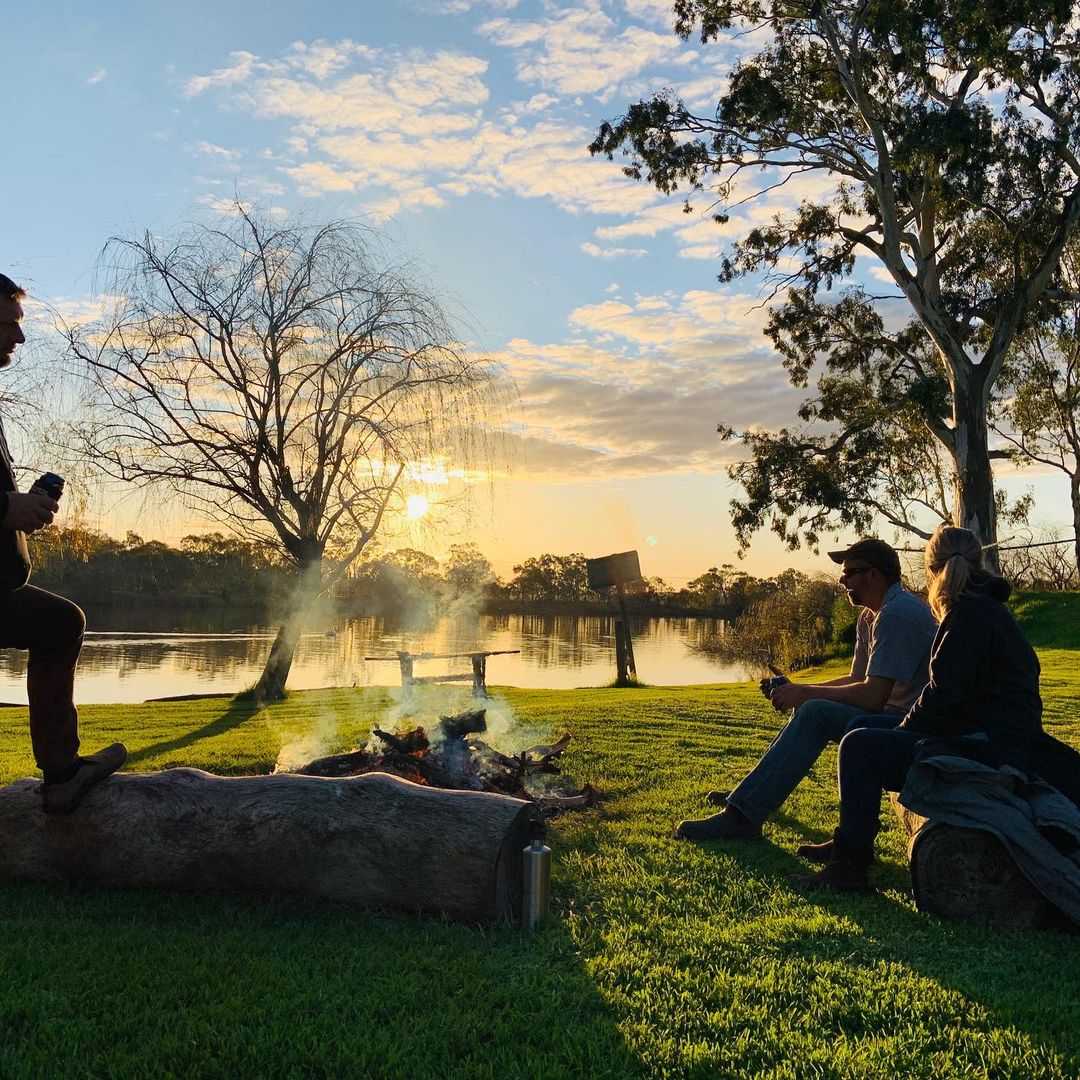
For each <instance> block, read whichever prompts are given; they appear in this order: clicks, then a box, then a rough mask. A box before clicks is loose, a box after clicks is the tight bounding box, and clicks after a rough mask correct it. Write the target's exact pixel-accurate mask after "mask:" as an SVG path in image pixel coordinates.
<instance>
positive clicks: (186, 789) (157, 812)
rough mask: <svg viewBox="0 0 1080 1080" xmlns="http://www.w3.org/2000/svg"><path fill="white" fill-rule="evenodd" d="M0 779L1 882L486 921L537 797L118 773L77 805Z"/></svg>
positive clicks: (502, 900) (503, 899)
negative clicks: (255, 896) (206, 893)
mask: <svg viewBox="0 0 1080 1080" xmlns="http://www.w3.org/2000/svg"><path fill="white" fill-rule="evenodd" d="M38 788H39V784H38V783H37V781H35V780H31V779H26V780H17V781H16V782H15V783H13V784H9V785H8V786H7V787H4V788H0V880H3V881H45V882H68V883H73V884H80V885H101V886H109V887H119V888H157V889H177V890H183V891H190V890H227V891H243V892H256V893H288V894H294V895H300V896H310V897H317V898H320V899H327V900H337V901H343V902H345V903H349V904H356V905H360V906H363V907H372V908H383V909H389V910H393V911H403V912H416V911H428V912H438V913H441V914H444V915H447V916H449V917H450V918H452V919H455V920H458V921H464V922H471V923H479V922H486V921H490V920H493V919H514V918H516V917H517V915H518V913H519V905H520V898H521V872H522V857H521V853H522V850H523V849H524V847H525V845H526V844H527V843H528V829H529V821H530V819H531V817H532V816H533V813H534V809H533V807H532V805H531V804H530V803H527V802H523V801H521V800H520V799H512V798H509V797H508V796H505V795H495V794H490V793H488V792H479V791H444V790H440V789H436V788H429V787H423V786H421V785H419V784H410V783H408V782H407V781H405V780H400V779H398V778H397V777H394V776H388V775H386V774H385V773H369V774H367V775H365V776H356V777H350V778H348V779H342V780H330V779H324V778H322V777H315V776H297V775H291V774H282V775H274V776H244V777H221V776H211V775H210V774H209V773H205V772H202V771H201V770H199V769H171V770H168V771H166V772H162V773H147V774H139V773H120V774H117V775H116V776H113V777H110V778H109V779H108V780H106V781H105V782H104V783H102V784H101V785H99V786H98V787H96V788H94V789H93V790H92V791H91V792H90V793H89V794H88V795H87V797H86V800H85V801H84V802H83V804H82V805H81V806H80V807H79V809H78V810H77V811H76V812H75V813H74V814H71V815H68V816H63V817H52V816H48V815H46V814H43V813H42V811H41V799H40V796H39V794H38Z"/></svg>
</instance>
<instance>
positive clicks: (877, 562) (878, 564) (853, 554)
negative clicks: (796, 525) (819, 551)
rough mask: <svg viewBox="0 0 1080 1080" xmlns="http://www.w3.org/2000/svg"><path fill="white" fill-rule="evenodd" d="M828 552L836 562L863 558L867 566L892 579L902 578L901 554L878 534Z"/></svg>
mask: <svg viewBox="0 0 1080 1080" xmlns="http://www.w3.org/2000/svg"><path fill="white" fill-rule="evenodd" d="M826 554H827V555H828V556H829V558H830V559H832V561H833V562H834V563H842V562H844V561H846V560H847V559H862V560H863V562H865V563H866V565H867V566H872V567H873V568H874V569H875V570H880V571H881V572H882V573H883V574H884V575H885V576H886V577H887V578H889V579H890V580H892V581H899V580H900V556H899V555H897V554H896V549H895V548H894V547H893V546H892V545H891V544H886V543H885V541H884V540H879V539H878V538H877V537H876V536H864V537H863V538H862V539H861V540H856V541H855V543H854V544H852V545H851V547H849V548H844V550H843V551H829V552H826Z"/></svg>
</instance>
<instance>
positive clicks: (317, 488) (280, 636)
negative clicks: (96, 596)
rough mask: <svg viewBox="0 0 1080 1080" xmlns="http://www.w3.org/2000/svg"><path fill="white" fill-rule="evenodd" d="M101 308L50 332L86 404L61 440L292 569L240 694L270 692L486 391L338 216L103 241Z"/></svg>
mask: <svg viewBox="0 0 1080 1080" xmlns="http://www.w3.org/2000/svg"><path fill="white" fill-rule="evenodd" d="M102 261H103V266H104V268H105V273H106V276H107V282H106V283H105V284H106V285H107V291H108V292H109V294H111V296H112V297H113V299H112V300H111V302H110V310H109V311H108V313H107V314H106V316H105V317H104V318H103V319H101V320H100V321H99V322H97V323H95V324H93V325H82V326H70V325H69V326H65V327H63V332H64V336H65V338H66V342H67V345H68V347H69V349H70V351H71V354H72V355H73V356H74V357H75V358H76V359H77V360H78V361H79V362H80V364H79V367H80V369H81V370H82V372H83V373H84V374H85V375H86V376H87V377H88V378H89V380H90V382H91V385H92V387H93V388H94V390H95V395H94V396H95V397H96V398H97V400H98V401H99V402H100V404H101V406H102V407H101V408H100V409H98V410H96V412H95V414H94V419H93V421H89V422H85V423H81V424H80V425H79V427H78V429H77V434H76V439H77V442H78V443H79V446H80V449H81V451H82V452H83V453H85V454H86V455H87V456H89V457H90V458H91V459H92V460H93V461H94V462H95V463H96V466H97V468H99V469H101V470H102V471H103V472H104V473H106V474H107V475H108V476H111V477H114V478H117V479H120V480H125V481H134V482H136V483H138V484H156V483H163V484H166V485H168V486H170V487H171V488H172V489H174V490H175V491H176V492H178V493H180V494H181V495H182V496H183V497H185V498H187V499H188V500H190V501H191V502H192V503H193V504H194V505H195V506H196V507H197V508H201V509H202V510H204V511H208V512H209V513H210V514H211V515H212V516H213V517H214V518H215V519H216V520H219V521H221V522H222V523H223V524H227V525H228V526H229V527H231V529H232V530H233V531H234V532H236V533H237V534H239V535H242V536H244V537H246V538H250V539H257V540H261V541H264V542H266V543H268V544H270V545H273V546H274V547H276V548H277V549H278V550H279V551H280V552H282V553H283V554H284V555H285V557H286V558H287V559H288V560H289V562H290V563H291V564H292V565H293V566H294V567H295V579H294V592H293V596H292V603H291V605H290V608H289V611H288V614H287V616H286V618H285V620H284V621H283V624H282V626H281V628H280V629H279V631H278V633H277V637H276V639H275V641H274V644H273V647H272V649H271V652H270V655H269V658H268V659H267V662H266V666H265V668H264V670H263V672H262V675H261V677H260V678H259V680H258V683H257V684H256V686H255V688H254V694H255V696H256V697H258V698H261V699H275V698H279V697H281V696H282V695H283V693H284V689H285V683H286V680H287V678H288V674H289V669H290V667H291V665H292V660H293V655H294V653H295V650H296V646H297V643H298V640H299V637H300V634H301V632H302V630H303V628H304V626H305V624H306V622H307V619H308V616H309V614H310V612H311V609H312V606H313V604H314V603H315V601H316V599H317V598H318V597H319V595H320V594H321V593H323V592H324V591H326V590H327V589H328V588H330V587H331V586H332V585H333V584H334V583H335V582H336V581H337V580H338V579H339V578H340V577H341V576H342V575H343V574H344V573H345V571H346V570H347V568H348V567H349V565H350V564H351V563H352V562H353V561H354V560H355V559H356V557H357V556H358V555H359V554H360V552H361V551H362V550H363V549H364V547H365V545H367V544H368V543H369V542H370V541H371V539H372V538H373V537H374V536H375V535H376V533H377V532H378V530H379V528H380V525H381V524H382V523H383V521H384V517H385V515H386V514H387V512H388V511H389V510H391V509H392V507H393V505H394V503H395V500H396V499H399V498H400V497H401V493H402V492H401V489H402V486H403V479H405V480H407V479H408V478H409V476H410V475H412V474H414V473H415V472H416V471H417V470H419V469H421V468H422V467H424V466H425V465H427V464H430V463H432V462H433V461H438V460H447V459H449V460H459V461H460V460H465V461H468V460H471V459H472V458H474V457H475V454H476V453H477V452H478V451H479V450H481V449H482V448H483V446H484V443H483V441H482V440H483V436H482V434H481V428H480V427H479V423H480V421H481V420H482V418H483V417H484V416H485V407H486V406H487V405H488V404H489V403H491V402H492V401H494V400H497V395H498V390H497V387H498V385H499V380H498V377H497V372H496V370H495V368H494V367H493V366H492V365H490V364H489V363H487V362H486V361H481V360H476V359H472V358H470V357H469V356H468V355H467V354H466V352H465V351H464V349H463V348H462V346H461V345H460V344H459V342H458V338H457V336H456V335H455V333H454V327H453V325H452V323H451V320H450V319H449V317H448V316H447V314H446V313H445V311H444V309H443V308H442V306H441V305H440V304H439V302H438V301H437V300H436V298H435V297H434V296H433V295H432V294H431V292H430V291H429V290H428V289H426V288H424V287H422V286H417V285H416V284H414V283H413V281H412V280H411V278H410V275H409V274H407V273H406V272H404V271H403V270H402V269H400V268H399V267H397V266H394V265H388V260H387V258H386V253H385V248H384V246H383V245H382V244H380V242H379V238H378V237H377V235H376V234H374V233H373V232H372V231H371V230H370V229H368V228H366V227H364V226H363V225H360V224H358V223H356V222H349V221H335V222H331V223H329V224H324V225H318V226H313V225H309V224H306V223H305V222H303V221H284V220H280V219H277V218H275V217H273V216H272V215H269V214H267V213H263V212H260V211H252V210H250V209H249V208H247V207H245V206H244V205H242V204H239V203H238V204H237V205H236V207H235V213H234V214H231V215H229V216H227V217H226V218H224V219H222V220H220V221H217V222H215V223H213V224H209V225H208V224H191V225H188V226H186V227H185V228H184V229H182V230H181V231H180V232H179V233H178V234H177V235H175V236H173V237H164V238H163V237H159V236H155V235H154V234H152V233H150V232H146V233H144V234H143V235H142V236H140V237H137V238H127V237H116V238H113V239H112V240H111V241H110V242H109V243H108V244H107V245H106V248H105V252H104V255H103V260H102Z"/></svg>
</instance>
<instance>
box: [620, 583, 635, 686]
mask: <svg viewBox="0 0 1080 1080" xmlns="http://www.w3.org/2000/svg"><path fill="white" fill-rule="evenodd" d="M615 592H616V594H617V595H618V597H619V613H620V614H621V615H622V628H623V639H624V649H625V652H626V664H625V668H624V666H622V665H620V667H619V677H620V678H623V671H624V670H625V671H626V677H625V679H624V681H623V682H620V683H619V685H620V686H625V685H626V684H627V683H628V682H629V681H630V679H631V678H632V679H634V680H635V681H636V680H637V663H636V661H635V660H634V639H633V637H632V636H631V634H630V616H629V615H627V614H626V586H625V585H624V584H623V582H622V581H616V582H615ZM616 626H618V623H616ZM616 640H617V639H616Z"/></svg>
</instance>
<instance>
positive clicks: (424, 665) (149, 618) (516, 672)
mask: <svg viewBox="0 0 1080 1080" xmlns="http://www.w3.org/2000/svg"><path fill="white" fill-rule="evenodd" d="M88 614H89V619H88V621H89V627H90V630H89V632H88V634H87V638H86V644H85V646H84V649H83V654H82V659H81V661H80V664H79V675H78V680H77V684H76V700H77V701H78V702H80V703H83V704H88V703H91V702H125V701H145V700H147V699H149V698H158V697H168V696H173V695H179V694H213V693H222V694H228V693H235V692H236V691H238V690H242V689H244V688H245V687H247V686H250V685H251V684H252V683H253V682H254V681H255V680H256V678H258V675H259V672H260V671H261V670H262V665H263V662H264V661H265V659H266V657H267V654H268V653H269V651H270V645H271V643H272V641H273V637H274V630H275V627H273V626H265V625H264V626H244V627H241V628H236V627H235V625H234V626H232V627H230V626H229V622H230V618H229V615H228V614H227V613H213V612H209V613H192V612H163V611H153V610H142V611H117V610H113V611H107V612H101V613H94V612H90V613H88ZM232 621H233V622H234V623H235V619H234V620H232ZM721 629H722V623H720V622H719V621H717V620H714V619H698V618H665V619H646V620H641V621H639V622H634V624H633V633H634V653H635V657H636V660H637V670H638V676H639V678H640V679H641V680H642V681H643V682H647V683H651V684H653V685H661V686H682V685H691V684H696V683H715V682H730V681H738V680H740V679H745V678H747V677H748V674H749V673H748V672H746V671H745V670H743V669H742V668H739V667H731V666H728V665H724V664H720V663H717V662H715V661H712V660H710V659H709V658H708V657H706V656H703V655H701V654H700V653H697V652H695V651H694V648H693V646H694V645H695V644H697V643H698V642H700V641H701V640H702V639H703V638H704V637H705V636H707V635H709V634H713V633H716V632H718V631H719V630H721ZM515 649H516V650H520V652H519V653H518V654H515V655H505V656H492V657H490V658H489V660H488V662H487V664H488V666H487V681H488V684H489V685H491V686H499V685H502V686H522V687H541V688H549V689H558V688H567V687H575V686H599V685H603V684H605V683H609V682H611V681H612V680H613V679H614V677H615V643H614V623H613V620H612V619H611V618H609V617H602V616H580V617H579V616H530V615H502V616H487V615H484V616H477V617H474V618H468V619H451V618H443V619H439V620H437V621H436V622H434V623H433V624H431V625H428V626H426V627H423V628H416V627H412V628H410V627H402V626H394V625H392V624H390V623H389V622H387V621H386V620H383V619H379V618H374V617H371V618H363V619H332V618H326V619H323V620H316V621H314V622H313V623H312V624H311V625H310V627H309V632H308V633H307V634H305V635H304V637H303V638H302V640H301V642H300V646H299V649H298V650H297V655H296V660H295V662H294V664H293V668H292V672H291V674H290V676H289V685H290V686H291V687H293V688H294V689H298V690H302V689H311V688H314V687H322V686H396V685H399V684H400V680H401V675H400V668H399V665H398V662H397V660H396V658H394V654H395V653H396V652H397V651H398V650H405V651H408V652H411V653H413V654H418V653H434V654H443V653H471V652H477V651H480V650H490V651H498V650H515ZM371 656H385V657H390V658H391V659H390V660H386V661H379V660H367V659H365V657H371ZM470 670H471V664H470V661H469V659H468V658H467V657H465V658H462V659H454V660H434V659H432V660H419V661H417V663H416V665H415V671H414V674H416V675H417V676H425V675H446V674H454V673H459V672H460V673H463V674H464V673H467V672H469V671H470ZM25 679H26V654H25V653H21V652H16V651H3V652H0V701H5V702H16V703H25V701H26V687H25Z"/></svg>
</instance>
